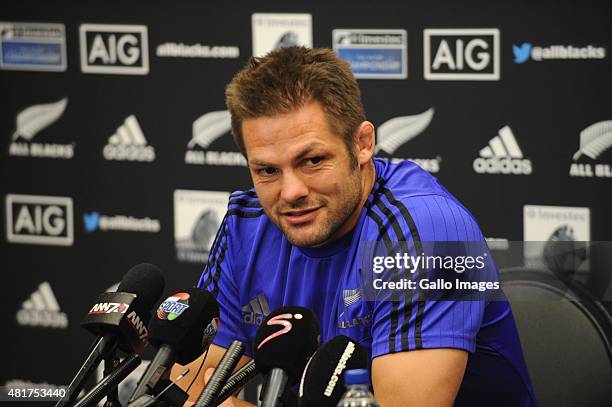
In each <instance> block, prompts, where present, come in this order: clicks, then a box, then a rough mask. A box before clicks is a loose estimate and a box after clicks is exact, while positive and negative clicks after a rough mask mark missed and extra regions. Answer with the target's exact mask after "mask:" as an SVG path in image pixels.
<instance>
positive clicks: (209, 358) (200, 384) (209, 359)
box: [170, 345, 253, 407]
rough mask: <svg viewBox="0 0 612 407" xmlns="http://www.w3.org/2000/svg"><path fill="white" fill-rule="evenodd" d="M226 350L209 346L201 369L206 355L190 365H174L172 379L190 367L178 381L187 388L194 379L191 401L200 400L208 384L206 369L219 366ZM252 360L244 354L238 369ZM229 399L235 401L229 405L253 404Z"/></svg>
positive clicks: (179, 384)
mask: <svg viewBox="0 0 612 407" xmlns="http://www.w3.org/2000/svg"><path fill="white" fill-rule="evenodd" d="M225 350H226V349H225V348H222V347H220V346H217V345H210V347H209V348H208V354H207V355H206V360H205V361H204V366H202V368H201V369H200V366H201V365H202V360H203V359H204V355H202V356H200V357H199V358H197V359H196V360H194V361H193V362H191V363H189V364H188V365H185V366H182V365H179V364H178V363H176V364H175V365H174V367H173V368H172V372H171V374H170V377H171V378H172V379H174V378H175V377H177V376H178V375H180V374H181V373H182V372H184V371H185V369H186V368H189V373H188V374H187V375H186V376H185V377H184V378H183V379H182V380H181V381H180V382H178V386H179V387H180V388H181V389H183V390H186V389H187V387H188V386H189V384H190V383H191V382H192V381H193V384H192V385H191V387H190V388H189V392H188V393H189V399H188V401H189V402H191V403H195V402H196V401H197V400H198V398H199V397H200V394H201V393H202V390H204V386H205V385H206V380H205V378H204V376H205V373H206V371H207V370H208V369H210V368H216V367H217V365H218V364H219V362H220V361H221V358H222V357H223V355H224V354H225ZM250 360H251V358H250V357H248V356H243V357H242V358H240V361H239V362H238V365H237V366H236V370H238V369H240V368H241V367H242V366H244V365H245V364H246V363H247V362H248V361H250ZM198 370H199V372H198ZM196 374H197V377H196ZM194 379H195V381H194ZM207 379H208V377H207ZM229 400H231V403H233V404H230V403H228V405H229V406H235V407H241V406H245V407H246V406H252V405H253V404H250V403H247V402H245V401H242V400H238V399H237V398H235V397H231V398H230V399H229ZM185 405H186V406H188V405H191V404H189V403H186V404H185ZM225 405H226V404H225V403H224V404H222V406H225Z"/></svg>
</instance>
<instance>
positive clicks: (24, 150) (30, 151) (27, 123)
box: [9, 98, 74, 159]
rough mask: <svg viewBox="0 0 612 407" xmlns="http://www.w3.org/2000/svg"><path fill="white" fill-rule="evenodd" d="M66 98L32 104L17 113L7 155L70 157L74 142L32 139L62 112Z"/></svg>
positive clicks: (72, 152)
mask: <svg viewBox="0 0 612 407" xmlns="http://www.w3.org/2000/svg"><path fill="white" fill-rule="evenodd" d="M67 105H68V98H63V99H61V100H58V101H57V102H53V103H45V104H39V105H33V106H30V107H27V108H25V109H23V110H22V111H21V112H19V113H17V117H16V118H15V132H14V133H13V136H12V137H11V144H10V145H9V155H11V156H15V157H40V158H63V159H70V158H72V157H73V156H74V143H72V144H55V143H37V142H33V141H32V139H33V138H34V137H35V136H36V135H37V134H38V133H40V132H41V131H43V130H45V129H46V128H48V127H50V126H51V125H52V124H53V123H55V122H56V121H58V120H59V118H60V117H61V116H62V115H63V114H64V111H65V110H66V106H67Z"/></svg>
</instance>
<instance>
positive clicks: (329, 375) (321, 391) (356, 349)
mask: <svg viewBox="0 0 612 407" xmlns="http://www.w3.org/2000/svg"><path fill="white" fill-rule="evenodd" d="M368 359H369V355H368V352H367V351H366V350H365V349H364V348H363V347H361V346H360V345H359V344H358V343H356V342H355V341H353V340H352V339H350V338H349V337H347V336H344V335H339V336H336V337H335V338H333V339H331V340H330V341H328V342H326V343H324V344H323V345H321V347H320V348H319V349H317V351H316V352H315V353H314V355H312V358H311V359H310V361H309V362H308V365H307V366H306V369H305V370H304V374H303V375H302V380H301V382H300V389H299V390H300V391H299V395H300V407H315V406H321V407H328V406H329V407H335V406H336V404H337V403H338V402H339V401H340V399H341V398H342V395H343V394H344V391H345V386H344V372H345V371H346V370H349V369H367V368H368Z"/></svg>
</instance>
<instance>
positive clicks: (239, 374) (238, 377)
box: [215, 360, 259, 405]
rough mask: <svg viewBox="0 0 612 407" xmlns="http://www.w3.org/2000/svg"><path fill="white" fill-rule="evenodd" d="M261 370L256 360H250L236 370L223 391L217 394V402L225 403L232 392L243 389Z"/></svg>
mask: <svg viewBox="0 0 612 407" xmlns="http://www.w3.org/2000/svg"><path fill="white" fill-rule="evenodd" d="M258 374H259V372H258V371H257V366H255V361H254V360H250V361H248V362H247V363H246V364H245V365H244V366H242V367H241V368H240V369H238V370H236V373H234V374H233V375H231V376H230V377H229V379H227V382H225V385H224V386H223V388H222V389H221V392H220V393H219V395H218V396H217V399H216V401H215V402H216V403H217V405H219V404H221V403H223V402H224V401H225V400H227V399H228V398H230V397H231V396H232V394H234V393H236V392H237V391H239V390H241V389H242V388H243V387H244V386H246V384H247V383H248V382H250V381H251V380H253V379H254V378H255V377H257V375H258Z"/></svg>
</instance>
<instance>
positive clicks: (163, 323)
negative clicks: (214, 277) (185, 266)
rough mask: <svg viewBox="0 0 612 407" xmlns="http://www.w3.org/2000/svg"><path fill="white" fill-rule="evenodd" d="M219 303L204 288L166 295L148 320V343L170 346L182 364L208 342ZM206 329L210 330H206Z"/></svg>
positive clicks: (156, 345) (215, 326) (197, 354)
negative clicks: (149, 320)
mask: <svg viewBox="0 0 612 407" xmlns="http://www.w3.org/2000/svg"><path fill="white" fill-rule="evenodd" d="M218 323H219V305H218V304H217V300H216V299H215V297H214V296H213V295H212V294H211V293H209V292H208V291H206V290H202V289H200V288H195V287H194V288H190V289H187V290H184V291H181V292H178V293H175V294H173V295H171V296H170V297H168V298H166V299H165V300H164V301H163V302H162V303H161V304H160V306H159V308H158V309H157V312H156V313H155V315H154V316H153V318H152V319H151V322H150V323H149V342H150V343H151V344H152V345H153V346H155V347H156V348H159V347H160V346H161V345H164V344H165V345H169V346H170V347H172V348H173V349H174V350H175V351H176V352H177V353H178V360H177V361H178V363H180V364H182V365H185V364H187V363H190V362H192V361H193V360H195V359H196V358H198V357H199V356H200V355H201V354H202V352H203V351H204V346H207V345H208V343H209V342H210V340H209V336H211V335H213V336H214V333H216V332H214V333H211V332H210V326H214V329H215V331H216V328H217V325H218ZM207 328H209V329H207Z"/></svg>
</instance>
